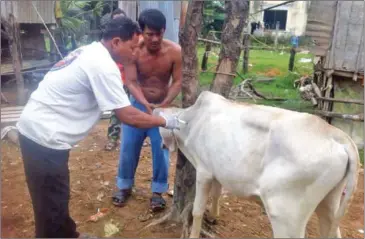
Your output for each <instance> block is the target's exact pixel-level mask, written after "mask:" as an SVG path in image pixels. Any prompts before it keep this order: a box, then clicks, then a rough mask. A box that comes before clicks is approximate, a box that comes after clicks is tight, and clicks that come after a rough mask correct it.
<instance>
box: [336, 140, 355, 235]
mask: <svg viewBox="0 0 365 239" xmlns="http://www.w3.org/2000/svg"><path fill="white" fill-rule="evenodd" d="M348 139H349V141H348V143H347V144H346V146H345V150H346V152H347V155H348V162H347V169H346V173H345V176H344V178H343V180H341V182H345V183H346V184H345V185H346V187H345V196H344V197H343V199H342V200H341V203H340V207H339V208H338V210H337V212H336V214H335V220H334V222H333V223H332V225H331V229H330V231H329V232H330V234H329V237H330V238H331V237H335V235H336V230H337V228H338V226H339V223H340V220H341V218H342V217H343V216H344V215H345V213H346V210H347V209H348V207H349V205H350V203H351V201H352V199H353V196H354V193H355V191H356V188H357V181H358V177H359V170H360V156H359V152H358V149H357V146H356V144H355V143H354V141H353V140H352V139H351V138H350V137H348ZM340 184H342V183H340Z"/></svg>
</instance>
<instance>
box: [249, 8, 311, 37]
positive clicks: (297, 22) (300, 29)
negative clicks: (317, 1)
mask: <svg viewBox="0 0 365 239" xmlns="http://www.w3.org/2000/svg"><path fill="white" fill-rule="evenodd" d="M261 2H262V3H261V6H260V7H259V8H260V9H261V10H262V9H265V8H267V7H270V6H274V5H277V4H280V3H283V2H285V1H261ZM308 4H309V2H308V1H296V2H293V3H289V4H286V5H282V6H279V7H276V8H273V9H272V10H287V11H288V14H287V21H286V29H285V32H288V33H291V34H295V35H297V36H300V35H304V33H305V27H306V23H307V9H308ZM257 7H258V4H257V3H256V5H255V1H250V15H251V16H250V18H249V21H250V22H253V21H256V22H257V21H260V22H261V23H263V21H264V11H262V12H260V13H257V14H254V15H252V14H253V13H255V12H257V11H259V10H260V9H257ZM249 27H250V26H249Z"/></svg>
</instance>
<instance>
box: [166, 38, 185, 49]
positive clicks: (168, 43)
mask: <svg viewBox="0 0 365 239" xmlns="http://www.w3.org/2000/svg"><path fill="white" fill-rule="evenodd" d="M163 43H164V44H165V46H166V47H167V48H168V49H169V50H172V51H174V52H181V46H180V45H179V44H177V43H176V42H173V41H170V40H168V39H164V40H163Z"/></svg>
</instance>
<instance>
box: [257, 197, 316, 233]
mask: <svg viewBox="0 0 365 239" xmlns="http://www.w3.org/2000/svg"><path fill="white" fill-rule="evenodd" d="M304 197H305V196H304V194H301V193H298V191H296V192H294V193H286V192H285V191H282V192H280V194H277V193H276V194H274V193H272V194H270V196H264V197H263V202H264V205H265V207H266V212H267V214H268V216H269V218H270V222H271V226H272V229H273V234H274V237H275V238H304V237H305V228H306V225H307V222H308V220H309V218H310V216H311V214H312V213H313V211H314V209H315V206H310V205H309V204H306V203H305V201H304V200H305V199H304ZM302 202H303V203H302Z"/></svg>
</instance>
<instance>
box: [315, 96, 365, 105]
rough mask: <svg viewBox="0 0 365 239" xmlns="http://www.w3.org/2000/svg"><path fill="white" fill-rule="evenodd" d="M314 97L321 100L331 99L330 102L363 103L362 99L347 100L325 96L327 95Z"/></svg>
mask: <svg viewBox="0 0 365 239" xmlns="http://www.w3.org/2000/svg"><path fill="white" fill-rule="evenodd" d="M316 99H317V100H321V101H331V102H339V103H350V104H357V105H364V101H363V100H347V99H335V98H327V97H316Z"/></svg>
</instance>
